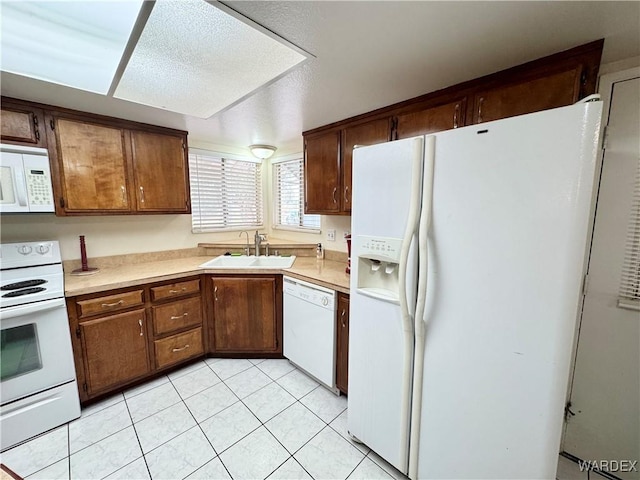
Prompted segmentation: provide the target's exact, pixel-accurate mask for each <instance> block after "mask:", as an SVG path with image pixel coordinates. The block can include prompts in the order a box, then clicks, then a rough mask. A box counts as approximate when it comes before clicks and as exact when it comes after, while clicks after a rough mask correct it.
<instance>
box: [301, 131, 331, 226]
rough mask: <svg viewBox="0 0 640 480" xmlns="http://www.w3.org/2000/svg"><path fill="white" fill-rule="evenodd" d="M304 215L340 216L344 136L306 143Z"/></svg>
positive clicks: (327, 135)
mask: <svg viewBox="0 0 640 480" xmlns="http://www.w3.org/2000/svg"><path fill="white" fill-rule="evenodd" d="M304 182H305V195H304V205H305V208H304V211H305V213H324V214H327V213H328V214H337V213H340V132H339V131H333V132H329V133H325V134H322V135H317V136H313V137H307V138H305V140H304Z"/></svg>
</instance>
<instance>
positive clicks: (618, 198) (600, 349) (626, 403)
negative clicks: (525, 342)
mask: <svg viewBox="0 0 640 480" xmlns="http://www.w3.org/2000/svg"><path fill="white" fill-rule="evenodd" d="M625 76H626V78H624V77H625ZM616 77H618V78H610V79H609V81H606V80H607V79H606V77H603V79H602V81H601V85H602V86H601V92H602V94H603V96H604V97H609V96H610V97H609V98H610V109H609V119H608V127H607V138H606V143H605V154H604V159H603V167H602V176H601V182H600V192H599V196H598V203H597V208H596V216H595V226H594V232H593V242H592V250H591V257H590V261H589V270H588V273H589V277H588V282H587V294H586V297H585V299H584V309H583V315H582V322H581V326H580V333H579V337H578V347H577V353H576V360H575V370H574V377H573V386H572V390H571V396H570V401H571V411H572V412H573V413H574V414H575V415H574V416H570V417H569V418H568V423H567V426H566V431H565V438H564V444H563V449H564V451H565V452H567V453H569V454H571V455H574V456H575V457H578V458H580V459H582V460H591V461H593V460H598V461H600V460H617V461H623V460H630V461H633V460H639V458H638V457H639V452H640V438H639V437H640V380H639V379H640V347H639V345H640V312H638V311H637V310H631V309H625V308H621V307H619V306H618V288H619V286H620V279H621V270H622V260H623V256H624V250H625V241H626V238H627V225H628V221H629V216H630V212H631V204H632V198H633V190H634V183H635V182H638V181H640V180H638V178H637V177H636V175H638V174H640V172H638V169H640V140H639V134H638V132H640V69H635V71H633V72H627V74H626V75H622V76H621V75H620V74H618V75H616ZM620 77H622V78H620ZM605 100H606V98H605ZM613 466H614V468H613V470H614V471H612V472H611V473H613V474H614V475H616V476H618V477H620V478H623V479H625V480H627V479H638V478H640V473H638V470H640V466H636V468H637V470H636V471H635V472H623V471H620V470H617V469H616V466H615V464H613Z"/></svg>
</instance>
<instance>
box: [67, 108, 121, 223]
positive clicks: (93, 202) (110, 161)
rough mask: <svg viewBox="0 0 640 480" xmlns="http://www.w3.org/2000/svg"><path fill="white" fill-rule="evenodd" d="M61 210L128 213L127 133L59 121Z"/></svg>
mask: <svg viewBox="0 0 640 480" xmlns="http://www.w3.org/2000/svg"><path fill="white" fill-rule="evenodd" d="M55 135H56V143H57V145H58V168H59V174H60V175H59V176H60V181H61V184H62V192H61V194H62V200H61V201H60V202H59V203H60V207H61V208H64V210H65V212H68V213H83V212H94V211H102V212H112V213H126V212H129V211H130V209H131V207H130V201H129V182H128V180H127V160H126V147H125V140H124V131H123V130H122V129H120V128H115V127H110V126H106V125H97V124H92V123H87V122H85V121H78V120H72V119H66V118H56V120H55Z"/></svg>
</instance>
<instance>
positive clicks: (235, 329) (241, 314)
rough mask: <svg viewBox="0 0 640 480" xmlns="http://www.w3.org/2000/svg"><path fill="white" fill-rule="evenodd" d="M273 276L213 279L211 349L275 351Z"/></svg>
mask: <svg viewBox="0 0 640 480" xmlns="http://www.w3.org/2000/svg"><path fill="white" fill-rule="evenodd" d="M275 294H276V281H275V278H224V279H223V278H214V279H213V325H214V328H213V330H214V332H213V336H214V350H215V351H218V352H275V351H277V350H278V337H277V323H276V320H277V315H276V303H275Z"/></svg>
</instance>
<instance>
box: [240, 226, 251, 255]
mask: <svg viewBox="0 0 640 480" xmlns="http://www.w3.org/2000/svg"><path fill="white" fill-rule="evenodd" d="M243 233H244V234H245V235H246V236H247V246H246V247H244V254H245V255H246V256H247V257H248V256H249V255H250V252H249V233H248V232H246V231H243V232H240V235H238V237H241V236H242V234H243Z"/></svg>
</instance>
